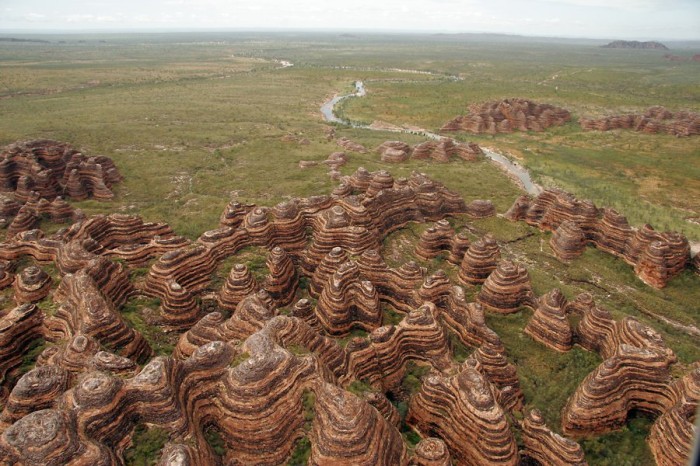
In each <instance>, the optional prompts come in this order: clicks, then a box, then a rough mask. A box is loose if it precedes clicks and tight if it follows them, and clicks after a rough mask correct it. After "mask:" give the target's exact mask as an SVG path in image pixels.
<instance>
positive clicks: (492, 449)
mask: <svg viewBox="0 0 700 466" xmlns="http://www.w3.org/2000/svg"><path fill="white" fill-rule="evenodd" d="M492 390H493V388H492V387H491V385H490V384H489V383H488V382H487V381H486V380H485V379H484V377H483V376H482V375H481V374H479V372H477V371H476V370H475V369H471V368H466V369H464V370H463V371H462V372H459V373H458V374H457V375H454V376H452V377H441V376H439V375H428V376H426V377H425V378H424V379H423V385H422V386H421V390H420V391H419V392H418V393H417V394H416V395H414V396H413V397H412V398H411V402H410V404H409V411H408V417H407V421H408V422H409V423H410V424H411V425H412V426H413V427H414V428H415V429H416V430H417V431H418V432H419V433H420V434H421V436H437V437H439V438H441V439H442V440H443V441H444V442H445V444H446V445H447V448H448V450H449V451H450V455H451V457H452V460H453V461H454V462H455V463H456V464H463V465H482V464H491V463H496V464H510V465H516V464H518V449H517V447H516V444H515V438H514V437H513V433H512V432H511V430H510V427H509V424H508V420H507V418H506V416H505V413H504V412H503V409H502V408H501V407H500V406H499V405H498V403H497V402H496V399H495V397H494V395H493V392H492Z"/></svg>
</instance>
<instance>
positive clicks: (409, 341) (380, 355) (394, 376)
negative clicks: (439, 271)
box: [349, 303, 451, 391]
mask: <svg viewBox="0 0 700 466" xmlns="http://www.w3.org/2000/svg"><path fill="white" fill-rule="evenodd" d="M369 341H370V345H369V347H368V348H367V351H369V353H368V354H369V355H370V357H372V358H374V359H376V365H377V370H378V372H377V374H376V376H379V378H380V379H379V381H380V384H381V386H382V388H383V389H384V390H385V391H386V390H393V389H395V388H396V387H398V386H399V385H400V383H401V379H402V378H403V376H404V373H405V366H406V363H407V362H408V361H419V362H423V363H427V364H430V365H431V366H433V367H434V368H435V369H437V370H440V371H444V370H447V369H448V368H449V367H450V366H451V356H450V354H451V353H450V347H449V344H448V337H447V335H446V333H445V331H444V330H443V328H442V326H441V325H440V323H439V321H438V320H437V311H436V309H435V305H434V304H433V303H425V304H423V305H422V306H421V307H419V308H418V309H414V310H413V311H411V312H409V313H408V314H407V315H406V317H404V319H403V320H402V321H401V322H400V323H399V325H388V326H383V327H379V328H377V329H375V330H374V331H372V333H371V334H370V335H369ZM362 353H363V352H359V351H356V352H355V353H354V354H350V355H349V358H350V365H351V367H352V366H353V365H355V367H357V366H358V365H357V360H358V359H362ZM365 353H366V351H365ZM355 376H356V377H358V378H359V379H365V378H367V379H369V380H370V381H371V382H374V380H375V377H372V376H371V375H366V374H362V373H358V372H356V373H355Z"/></svg>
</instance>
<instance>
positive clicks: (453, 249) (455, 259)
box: [447, 231, 472, 265]
mask: <svg viewBox="0 0 700 466" xmlns="http://www.w3.org/2000/svg"><path fill="white" fill-rule="evenodd" d="M471 244H472V242H471V240H470V239H469V235H468V234H467V232H466V231H460V232H459V233H457V234H456V235H454V236H453V237H452V240H451V241H450V254H449V255H448V256H447V262H449V263H450V264H454V265H459V264H461V263H462V259H464V254H465V253H466V252H467V249H469V246H471Z"/></svg>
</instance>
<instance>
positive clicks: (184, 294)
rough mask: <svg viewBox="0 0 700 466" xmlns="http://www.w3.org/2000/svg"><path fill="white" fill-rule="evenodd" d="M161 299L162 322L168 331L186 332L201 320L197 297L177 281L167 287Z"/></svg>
mask: <svg viewBox="0 0 700 466" xmlns="http://www.w3.org/2000/svg"><path fill="white" fill-rule="evenodd" d="M166 290H167V292H166V294H165V296H163V298H162V299H161V305H160V320H161V322H162V325H163V328H164V330H166V331H177V330H186V329H188V328H190V327H192V326H193V325H194V324H195V323H196V322H197V320H198V319H199V306H198V305H197V301H196V300H195V297H194V296H193V295H192V293H190V292H189V291H187V289H186V288H185V287H183V286H181V285H180V284H179V283H177V282H176V281H171V282H169V283H168V286H167V287H166Z"/></svg>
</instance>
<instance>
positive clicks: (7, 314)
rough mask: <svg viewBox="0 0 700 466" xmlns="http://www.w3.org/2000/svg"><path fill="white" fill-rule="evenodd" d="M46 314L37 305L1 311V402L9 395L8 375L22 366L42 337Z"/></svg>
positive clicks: (24, 305)
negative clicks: (24, 359) (26, 354)
mask: <svg viewBox="0 0 700 466" xmlns="http://www.w3.org/2000/svg"><path fill="white" fill-rule="evenodd" d="M43 320H44V314H43V313H42V312H41V310H40V309H39V308H38V307H36V305H35V304H23V305H21V306H19V307H16V308H14V309H12V310H9V311H6V310H3V311H0V401H2V400H4V399H5V397H6V396H7V395H8V393H7V391H8V390H7V388H6V387H7V385H8V384H7V380H6V377H7V376H8V374H9V373H10V372H11V371H13V370H14V369H15V368H17V366H19V365H20V364H22V358H23V357H24V352H25V351H26V350H27V349H28V348H29V346H30V345H31V343H32V342H33V341H34V340H36V339H38V338H40V337H42V336H43V335H42V333H43V328H42V324H43Z"/></svg>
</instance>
